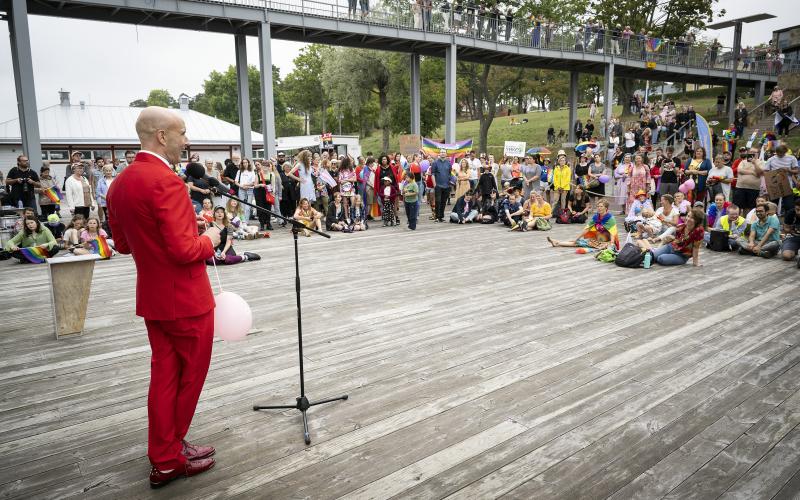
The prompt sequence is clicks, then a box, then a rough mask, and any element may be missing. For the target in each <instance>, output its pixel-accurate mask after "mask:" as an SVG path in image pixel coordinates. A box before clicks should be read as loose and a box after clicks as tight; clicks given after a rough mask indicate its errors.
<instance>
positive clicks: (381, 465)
mask: <svg viewBox="0 0 800 500" xmlns="http://www.w3.org/2000/svg"><path fill="white" fill-rule="evenodd" d="M578 230H579V228H578V227H576V226H567V227H565V226H559V227H556V228H555V229H554V230H553V231H552V232H551V233H550V234H552V235H554V236H555V237H558V238H564V237H567V236H573V235H574V234H575V233H576V232H577V231H578ZM544 236H545V235H544V234H541V233H527V234H517V233H509V232H507V231H506V230H504V229H501V228H500V227H497V226H493V227H486V226H467V227H462V226H455V225H451V224H442V225H434V224H432V223H430V222H429V221H427V218H426V220H425V221H424V222H423V223H422V225H421V227H420V228H419V229H418V230H417V231H416V232H410V231H408V230H406V229H405V228H404V227H403V228H387V229H384V228H374V229H373V230H371V231H369V232H366V233H362V234H353V235H341V234H336V235H334V236H333V238H332V239H331V240H324V239H322V238H302V239H301V240H300V244H301V247H300V257H301V273H302V280H303V287H304V288H303V300H304V314H305V316H304V319H305V321H304V327H305V328H304V330H305V335H306V337H305V344H306V351H305V354H306V358H305V363H306V365H305V366H306V370H307V383H306V390H307V391H308V395H309V397H310V398H311V399H321V398H326V397H332V396H337V395H340V394H344V393H347V394H349V395H350V400H349V401H346V402H339V403H333V404H329V405H325V406H322V407H315V408H312V409H311V410H310V411H309V418H310V425H311V432H312V439H313V443H312V445H311V446H308V447H306V446H305V445H304V444H303V440H302V434H301V424H300V422H301V420H300V414H299V412H297V411H295V410H291V411H284V412H277V411H272V412H269V411H265V412H254V411H252V405H253V404H254V403H262V404H282V403H292V402H293V401H294V397H295V396H296V395H297V393H298V391H299V388H298V382H297V358H296V333H295V321H296V318H295V309H294V291H293V287H294V280H293V271H294V269H293V264H292V251H291V238H290V237H289V235H288V234H286V232H284V231H279V232H275V234H274V235H273V238H271V239H269V240H260V241H250V242H240V243H238V244H237V245H236V246H237V248H238V250H239V251H242V250H245V249H246V250H249V251H256V252H259V253H261V255H262V257H263V260H262V261H260V262H255V263H245V264H241V265H238V266H234V267H230V268H225V269H221V270H220V271H221V275H222V280H223V285H224V286H225V288H226V289H228V290H231V291H235V292H237V293H240V294H241V295H243V296H244V297H245V298H246V299H247V300H248V302H249V303H250V305H251V307H252V309H253V312H254V316H255V327H256V328H258V329H259V330H260V331H259V332H258V333H255V334H253V335H251V336H249V337H248V339H247V340H246V341H244V342H240V343H225V342H217V343H215V345H214V355H213V359H212V365H211V371H210V373H209V377H208V381H207V382H206V386H205V390H204V392H203V394H202V396H201V399H200V404H199V407H198V412H197V414H196V416H195V419H194V422H193V425H192V428H191V431H190V435H189V436H188V437H189V439H190V440H192V441H196V442H200V443H204V444H206V443H207V444H213V445H214V446H216V447H217V450H218V451H217V466H216V468H215V469H213V470H212V471H211V472H209V473H206V474H203V475H201V476H198V477H196V478H192V479H190V480H186V481H183V480H179V481H177V482H176V483H175V484H171V485H169V486H168V487H166V488H164V489H162V490H158V491H151V490H150V488H149V487H148V483H147V474H148V472H149V464H148V461H147V457H146V424H147V419H146V412H147V408H146V397H147V385H148V378H149V346H148V343H147V336H146V332H145V329H144V324H143V321H142V320H141V319H140V318H137V317H135V316H134V313H133V311H134V298H133V297H134V286H135V271H134V266H133V262H132V261H131V259H130V258H129V257H126V256H117V257H115V258H114V259H112V260H111V261H109V262H101V263H98V265H97V267H96V270H95V278H94V285H93V291H92V296H91V300H90V306H89V313H88V320H87V329H86V332H85V333H84V335H83V336H82V337H80V338H72V339H66V340H60V341H56V340H54V338H53V334H52V323H51V317H50V304H49V300H48V292H47V272H46V269H45V267H44V266H22V265H19V264H16V263H12V262H11V261H9V262H2V263H0V283H2V286H3V293H2V296H1V297H0V311H2V320H1V321H2V322H1V323H0V330H1V331H2V334H0V456H1V457H2V459H0V497H2V498H58V499H62V498H70V497H85V498H114V499H120V498H163V499H167V498H169V499H172V498H192V499H194V498H218V499H227V498H268V499H294V498H313V499H317V498H320V499H326V498H338V497H344V498H352V499H367V498H376V499H377V498H391V497H396V498H419V499H429V498H445V497H446V498H460V499H483V498H497V497H503V498H518V499H532V498H543V499H553V498H563V499H578V498H614V499H628V498H643V499H653V498H674V499H686V498H718V497H722V498H740V499H748V500H750V499H761V498H765V499H766V498H776V499H788V498H796V497H797V495H798V492H800V427H799V426H798V424H800V347H798V342H799V341H800V315H798V311H800V293H798V278H800V273H798V271H797V269H795V268H794V266H793V265H789V264H787V263H785V262H781V261H780V260H771V261H767V260H763V259H758V258H744V257H740V256H730V255H723V254H712V253H708V252H704V253H703V255H702V260H703V263H704V266H703V267H701V268H697V269H695V268H692V267H691V266H684V267H681V268H671V269H668V268H660V267H654V268H653V269H651V270H647V271H645V270H630V269H622V268H618V267H616V266H614V265H613V264H603V263H599V262H596V261H595V260H594V259H593V258H592V257H591V256H587V255H575V254H574V252H573V251H572V250H571V249H550V248H549V246H548V244H547V242H546V241H545V238H544ZM165 300H168V298H167V297H165Z"/></svg>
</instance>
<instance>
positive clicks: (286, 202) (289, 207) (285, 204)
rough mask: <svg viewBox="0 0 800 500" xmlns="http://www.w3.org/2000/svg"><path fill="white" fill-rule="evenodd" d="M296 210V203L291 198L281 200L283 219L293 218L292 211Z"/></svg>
mask: <svg viewBox="0 0 800 500" xmlns="http://www.w3.org/2000/svg"><path fill="white" fill-rule="evenodd" d="M295 209H297V202H296V201H294V200H293V199H291V198H288V199H287V198H281V214H282V215H283V216H284V217H294V211H295Z"/></svg>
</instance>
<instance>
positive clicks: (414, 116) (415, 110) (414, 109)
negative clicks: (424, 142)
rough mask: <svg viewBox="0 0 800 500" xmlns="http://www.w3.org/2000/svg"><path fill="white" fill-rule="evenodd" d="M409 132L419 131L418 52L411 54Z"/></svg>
mask: <svg viewBox="0 0 800 500" xmlns="http://www.w3.org/2000/svg"><path fill="white" fill-rule="evenodd" d="M410 89H411V98H410V101H411V133H412V134H419V133H420V129H421V126H420V116H419V108H420V96H419V54H411V85H410Z"/></svg>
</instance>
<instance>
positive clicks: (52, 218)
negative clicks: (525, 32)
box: [47, 214, 61, 224]
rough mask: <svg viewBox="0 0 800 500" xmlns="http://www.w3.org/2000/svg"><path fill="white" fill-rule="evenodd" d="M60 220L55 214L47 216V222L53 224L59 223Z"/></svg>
mask: <svg viewBox="0 0 800 500" xmlns="http://www.w3.org/2000/svg"><path fill="white" fill-rule="evenodd" d="M60 220H61V219H60V218H59V217H58V215H57V214H50V215H48V216H47V222H50V223H52V224H55V223H56V222H58V221H60Z"/></svg>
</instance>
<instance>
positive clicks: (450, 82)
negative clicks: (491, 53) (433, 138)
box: [444, 43, 456, 143]
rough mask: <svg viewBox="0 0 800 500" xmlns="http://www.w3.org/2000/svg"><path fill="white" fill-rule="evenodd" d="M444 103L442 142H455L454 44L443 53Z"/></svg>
mask: <svg viewBox="0 0 800 500" xmlns="http://www.w3.org/2000/svg"><path fill="white" fill-rule="evenodd" d="M444 85H445V92H444V94H445V96H444V98H445V102H444V136H445V137H444V140H445V142H449V143H452V142H456V44H455V43H451V44H450V46H449V47H447V49H446V52H445V69H444Z"/></svg>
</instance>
